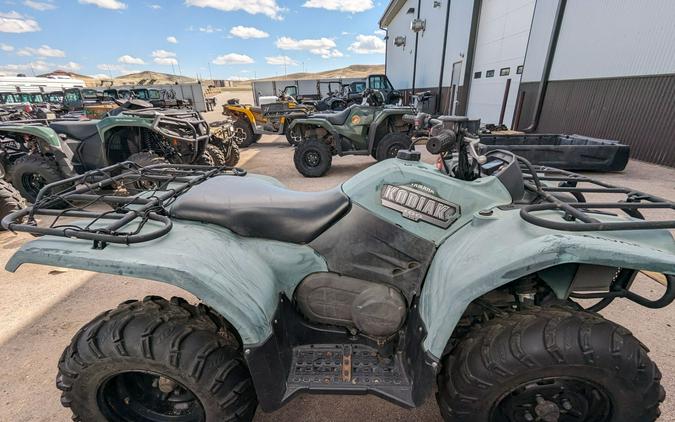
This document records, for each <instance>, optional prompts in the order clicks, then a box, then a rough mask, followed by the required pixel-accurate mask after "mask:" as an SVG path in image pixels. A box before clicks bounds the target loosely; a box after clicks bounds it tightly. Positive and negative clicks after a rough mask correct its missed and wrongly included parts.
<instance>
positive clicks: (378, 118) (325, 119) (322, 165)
mask: <svg viewBox="0 0 675 422" xmlns="http://www.w3.org/2000/svg"><path fill="white" fill-rule="evenodd" d="M384 100H385V99H384V95H383V94H382V93H381V92H380V91H377V90H367V91H366V92H365V93H364V101H363V103H362V104H360V105H356V104H355V105H352V106H350V107H348V108H346V109H345V110H343V111H339V112H335V113H317V114H312V115H310V116H309V117H307V118H304V119H295V120H293V122H292V123H291V125H290V126H289V131H290V133H292V134H293V135H294V136H295V137H296V138H299V139H300V142H299V143H298V144H297V145H296V147H295V153H294V155H293V162H294V163H295V168H296V169H297V170H298V171H299V172H300V174H302V175H303V176H305V177H320V176H323V175H324V174H326V172H327V171H328V170H329V169H330V167H331V164H332V159H333V156H334V155H337V156H340V157H342V156H344V155H370V156H372V157H373V158H375V159H376V160H377V161H382V160H385V159H387V158H394V157H396V154H397V153H398V151H399V150H401V149H406V148H408V147H409V146H410V144H411V142H412V141H411V138H410V135H411V133H412V125H411V123H409V122H407V121H405V120H404V119H403V116H405V115H412V114H415V113H416V112H417V110H416V108H415V107H414V106H411V107H409V106H387V105H384V102H385V101H384Z"/></svg>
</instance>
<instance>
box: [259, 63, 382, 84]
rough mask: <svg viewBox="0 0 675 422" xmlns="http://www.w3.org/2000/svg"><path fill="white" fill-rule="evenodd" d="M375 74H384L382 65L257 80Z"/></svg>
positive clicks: (359, 66) (354, 76)
mask: <svg viewBox="0 0 675 422" xmlns="http://www.w3.org/2000/svg"><path fill="white" fill-rule="evenodd" d="M376 73H384V65H383V64H353V65H351V66H347V67H343V68H341V69H333V70H324V71H322V72H313V73H310V72H298V73H289V74H288V75H286V77H284V76H283V75H281V76H273V77H270V78H264V79H259V80H261V81H271V80H278V79H322V78H363V77H365V76H368V75H373V74H376Z"/></svg>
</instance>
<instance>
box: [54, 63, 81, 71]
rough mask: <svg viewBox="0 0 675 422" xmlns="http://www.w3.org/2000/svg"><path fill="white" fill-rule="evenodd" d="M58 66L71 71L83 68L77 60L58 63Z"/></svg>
mask: <svg viewBox="0 0 675 422" xmlns="http://www.w3.org/2000/svg"><path fill="white" fill-rule="evenodd" d="M56 67H58V68H59V69H65V70H71V71H75V70H80V69H81V68H82V66H81V65H80V64H79V63H75V62H68V63H66V64H60V65H57V66H56Z"/></svg>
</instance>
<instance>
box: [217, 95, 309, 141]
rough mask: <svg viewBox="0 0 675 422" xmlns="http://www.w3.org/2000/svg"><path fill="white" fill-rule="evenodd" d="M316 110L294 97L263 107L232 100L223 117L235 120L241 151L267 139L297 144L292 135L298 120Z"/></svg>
mask: <svg viewBox="0 0 675 422" xmlns="http://www.w3.org/2000/svg"><path fill="white" fill-rule="evenodd" d="M312 111H313V108H311V107H308V106H305V105H302V104H298V103H297V102H296V101H295V99H293V98H292V97H286V96H283V95H282V96H280V97H278V100H277V101H275V102H271V103H265V104H261V106H260V107H256V106H253V105H251V104H241V103H240V102H239V99H237V98H232V99H229V100H227V103H226V104H224V105H223V115H225V116H228V117H229V118H231V119H232V120H233V123H232V124H233V126H234V140H235V142H236V143H237V145H239V146H240V147H248V146H250V145H251V144H252V143H254V142H258V141H259V140H260V138H262V136H263V135H284V136H286V140H288V142H289V143H290V144H291V145H293V144H294V143H295V142H297V140H296V139H294V137H293V134H292V133H291V132H290V131H289V129H288V128H289V125H290V124H291V122H292V121H293V120H294V119H298V118H304V117H307V115H308V114H309V113H311V112H312Z"/></svg>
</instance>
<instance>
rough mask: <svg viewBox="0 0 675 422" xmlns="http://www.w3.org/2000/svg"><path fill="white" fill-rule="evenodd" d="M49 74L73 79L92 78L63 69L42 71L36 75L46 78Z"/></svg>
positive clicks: (85, 79)
mask: <svg viewBox="0 0 675 422" xmlns="http://www.w3.org/2000/svg"><path fill="white" fill-rule="evenodd" d="M50 76H70V77H71V78H73V79H82V80H83V81H85V82H86V81H87V80H89V79H93V78H92V77H91V76H87V75H80V74H79V73H75V72H66V71H65V70H55V71H53V72H49V73H43V74H42V75H38V77H41V78H48V77H50Z"/></svg>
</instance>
